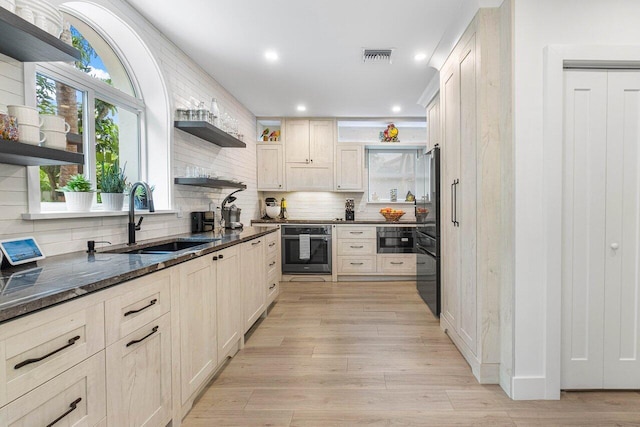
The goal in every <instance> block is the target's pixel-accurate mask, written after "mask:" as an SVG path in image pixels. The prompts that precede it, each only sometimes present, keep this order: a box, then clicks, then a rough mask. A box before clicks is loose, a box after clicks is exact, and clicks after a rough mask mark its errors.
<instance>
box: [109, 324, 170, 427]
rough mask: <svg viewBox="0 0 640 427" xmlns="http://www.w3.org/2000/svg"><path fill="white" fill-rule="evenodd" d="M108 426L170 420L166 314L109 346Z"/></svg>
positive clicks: (155, 424) (168, 336)
mask: <svg viewBox="0 0 640 427" xmlns="http://www.w3.org/2000/svg"><path fill="white" fill-rule="evenodd" d="M106 367H107V414H108V415H107V421H108V425H109V426H113V427H120V426H149V427H151V426H164V425H166V424H167V423H168V422H169V421H170V420H171V322H170V314H168V313H167V314H165V315H163V316H162V317H160V318H158V319H154V320H153V321H152V322H151V323H149V324H147V325H145V326H143V327H141V328H140V329H138V330H137V331H134V332H132V333H131V334H129V335H127V336H125V337H123V338H122V339H120V340H119V341H117V342H115V343H114V344H112V345H110V346H109V347H107V360H106Z"/></svg>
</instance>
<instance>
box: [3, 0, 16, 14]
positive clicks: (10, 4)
mask: <svg viewBox="0 0 640 427" xmlns="http://www.w3.org/2000/svg"><path fill="white" fill-rule="evenodd" d="M0 7H2V8H5V9H7V10H8V11H9V12H11V13H16V1H15V0H0Z"/></svg>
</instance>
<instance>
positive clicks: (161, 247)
mask: <svg viewBox="0 0 640 427" xmlns="http://www.w3.org/2000/svg"><path fill="white" fill-rule="evenodd" d="M217 240H222V239H220V238H212V239H201V240H174V241H171V242H166V243H161V244H158V245H153V246H145V247H137V248H121V249H114V250H112V251H105V252H107V253H118V254H150V255H152V254H170V253H174V252H178V251H181V250H183V249H189V248H194V247H196V246H201V245H204V244H205V243H210V242H215V241H217Z"/></svg>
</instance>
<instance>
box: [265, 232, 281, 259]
mask: <svg viewBox="0 0 640 427" xmlns="http://www.w3.org/2000/svg"><path fill="white" fill-rule="evenodd" d="M265 240H266V242H267V249H266V252H267V257H269V256H271V255H272V254H277V253H278V250H279V249H280V245H279V244H278V243H279V242H278V233H277V232H276V233H270V234H267V235H266V236H265Z"/></svg>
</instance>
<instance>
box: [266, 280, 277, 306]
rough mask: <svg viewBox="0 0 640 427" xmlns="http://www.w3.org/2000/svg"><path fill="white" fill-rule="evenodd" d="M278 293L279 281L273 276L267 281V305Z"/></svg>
mask: <svg viewBox="0 0 640 427" xmlns="http://www.w3.org/2000/svg"><path fill="white" fill-rule="evenodd" d="M279 293H280V282H279V281H278V280H277V278H275V277H271V278H270V280H268V281H267V305H269V304H271V303H272V302H273V300H275V299H276V297H277V296H278V294H279Z"/></svg>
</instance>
